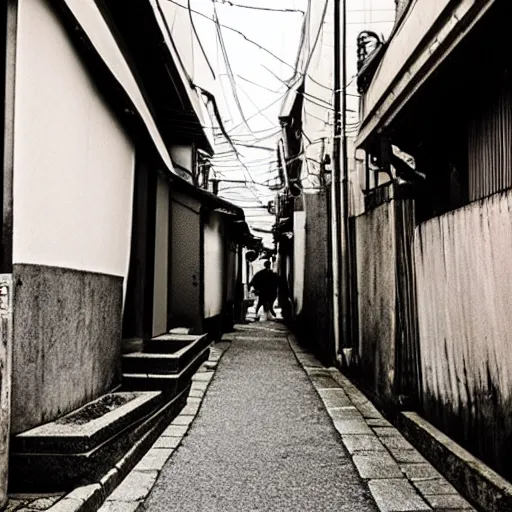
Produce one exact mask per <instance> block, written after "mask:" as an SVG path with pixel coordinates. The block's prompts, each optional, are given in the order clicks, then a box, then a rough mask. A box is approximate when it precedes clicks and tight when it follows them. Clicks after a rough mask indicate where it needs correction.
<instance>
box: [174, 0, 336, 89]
mask: <svg viewBox="0 0 512 512" xmlns="http://www.w3.org/2000/svg"><path fill="white" fill-rule="evenodd" d="M165 1H166V2H170V3H171V4H174V5H177V6H178V7H181V8H182V9H187V6H186V5H182V4H180V3H179V2H176V0H165ZM191 11H192V12H193V13H194V14H197V15H198V16H201V17H203V18H205V19H207V20H209V21H211V22H212V23H215V20H214V19H213V18H210V17H209V16H207V15H206V14H203V13H202V12H199V11H196V10H194V9H191ZM220 26H221V27H222V28H225V29H226V30H230V31H232V32H235V33H236V34H238V35H239V36H241V37H243V38H244V39H245V41H247V42H248V43H251V44H253V45H254V46H256V47H258V48H259V49H260V50H261V51H263V52H265V53H267V54H269V55H270V56H271V57H273V58H274V59H276V60H278V61H279V62H280V63H281V64H284V65H285V66H287V67H289V68H290V69H292V70H293V72H294V74H297V73H298V74H300V75H302V76H308V77H310V76H309V74H307V73H305V72H302V71H298V70H297V69H296V68H295V67H294V66H292V65H291V64H290V63H288V62H286V61H285V60H284V59H282V58H281V57H279V56H278V55H276V54H275V53H273V52H271V51H270V50H269V49H268V48H265V47H264V46H262V45H261V44H259V43H257V42H256V41H254V40H252V39H250V38H248V37H247V36H246V35H245V34H244V33H243V32H242V31H240V30H237V29H236V28H233V27H229V26H227V25H224V24H222V23H221V24H220ZM310 78H311V77H310ZM312 80H313V81H314V82H315V83H317V84H318V85H320V86H321V87H324V88H325V89H328V90H332V89H331V87H328V86H326V85H324V84H321V83H319V82H316V80H314V79H312Z"/></svg>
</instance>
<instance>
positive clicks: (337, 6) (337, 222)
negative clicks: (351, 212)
mask: <svg viewBox="0 0 512 512" xmlns="http://www.w3.org/2000/svg"><path fill="white" fill-rule="evenodd" d="M333 1H334V122H333V125H334V136H333V150H332V157H333V158H332V159H333V162H332V207H331V243H332V259H333V261H332V289H333V330H334V349H335V358H336V360H337V361H339V358H340V353H341V342H340V339H341V333H340V325H341V322H340V318H341V316H342V311H343V310H342V306H343V304H342V301H341V293H340V292H341V289H340V277H341V272H340V270H341V93H342V91H341V59H340V49H341V27H340V23H341V1H344V0H333ZM343 32H345V31H343Z"/></svg>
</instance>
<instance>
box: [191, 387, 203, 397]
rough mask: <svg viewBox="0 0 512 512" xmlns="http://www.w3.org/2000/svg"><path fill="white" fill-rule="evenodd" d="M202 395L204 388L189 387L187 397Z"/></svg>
mask: <svg viewBox="0 0 512 512" xmlns="http://www.w3.org/2000/svg"><path fill="white" fill-rule="evenodd" d="M203 396H204V390H202V389H191V390H190V392H189V394H188V397H189V398H202V397H203Z"/></svg>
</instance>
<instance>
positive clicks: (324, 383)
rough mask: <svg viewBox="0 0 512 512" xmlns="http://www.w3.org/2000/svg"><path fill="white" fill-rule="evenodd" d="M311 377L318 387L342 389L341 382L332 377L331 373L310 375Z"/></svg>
mask: <svg viewBox="0 0 512 512" xmlns="http://www.w3.org/2000/svg"><path fill="white" fill-rule="evenodd" d="M310 379H311V382H312V383H313V385H314V386H315V388H317V389H341V388H340V386H339V384H338V383H337V382H336V381H335V380H333V379H331V377H330V376H329V375H327V376H322V375H316V376H310Z"/></svg>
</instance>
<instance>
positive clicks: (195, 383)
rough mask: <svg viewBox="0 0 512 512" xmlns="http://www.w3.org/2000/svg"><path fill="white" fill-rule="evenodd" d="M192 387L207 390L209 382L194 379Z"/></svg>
mask: <svg viewBox="0 0 512 512" xmlns="http://www.w3.org/2000/svg"><path fill="white" fill-rule="evenodd" d="M190 389H201V390H203V391H206V390H207V389H208V382H202V381H198V380H193V381H192V386H191V387H190Z"/></svg>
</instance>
